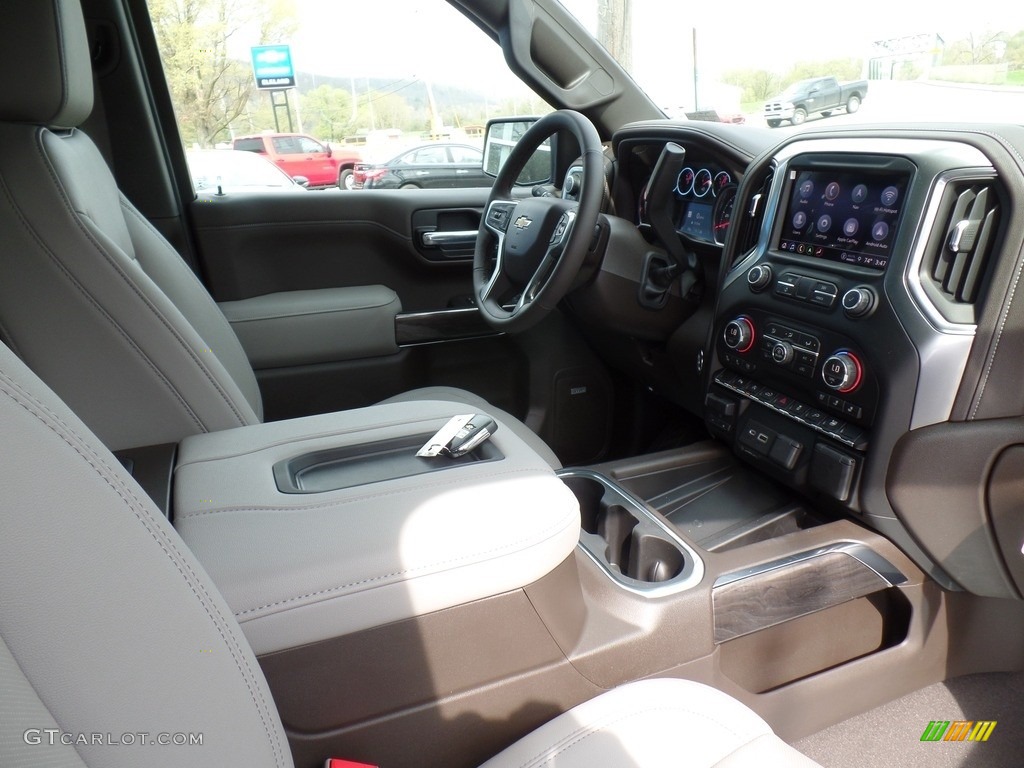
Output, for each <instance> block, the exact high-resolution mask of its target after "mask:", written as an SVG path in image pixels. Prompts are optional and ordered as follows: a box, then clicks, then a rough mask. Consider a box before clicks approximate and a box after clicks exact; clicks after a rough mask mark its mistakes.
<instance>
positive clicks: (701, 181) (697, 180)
mask: <svg viewBox="0 0 1024 768" xmlns="http://www.w3.org/2000/svg"><path fill="white" fill-rule="evenodd" d="M713 183H714V178H713V177H712V176H711V171H709V170H708V169H707V168H701V169H700V170H699V171H697V175H696V176H694V177H693V194H695V195H696V196H697V197H704V195H706V194H707V193H708V192H710V191H711V187H712V185H713Z"/></svg>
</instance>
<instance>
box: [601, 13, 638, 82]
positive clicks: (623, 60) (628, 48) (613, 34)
mask: <svg viewBox="0 0 1024 768" xmlns="http://www.w3.org/2000/svg"><path fill="white" fill-rule="evenodd" d="M597 39H598V41H599V42H600V43H601V45H603V46H604V47H605V48H606V49H607V51H608V53H610V54H611V55H612V56H613V57H614V58H615V60H616V61H618V62H619V64H621V65H622V67H623V69H625V70H626V71H627V72H628V71H629V70H630V69H631V68H632V66H633V0H598V3H597Z"/></svg>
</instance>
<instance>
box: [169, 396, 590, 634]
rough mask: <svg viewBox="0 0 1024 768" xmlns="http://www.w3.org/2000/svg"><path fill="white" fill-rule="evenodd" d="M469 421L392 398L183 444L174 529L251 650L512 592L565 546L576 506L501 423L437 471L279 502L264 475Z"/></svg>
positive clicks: (566, 550)
mask: <svg viewBox="0 0 1024 768" xmlns="http://www.w3.org/2000/svg"><path fill="white" fill-rule="evenodd" d="M466 412H467V406H466V405H465V404H459V403H448V402H441V401H426V402H424V401H421V402H413V403H392V404H384V405H377V406H373V407H371V408H364V409H359V410H355V411H346V412H342V413H334V414H325V415H321V416H314V417H310V418H305V419H294V420H291V421H284V422H274V423H269V424H259V425H254V426H250V427H242V428H239V429H233V430H227V431H224V432H218V433H211V434H204V435H195V436H192V437H189V438H186V440H185V441H183V442H182V444H181V446H180V450H179V454H178V463H177V466H176V468H175V477H174V522H175V526H176V528H177V529H178V531H179V533H180V534H181V536H182V538H184V540H185V542H186V543H187V544H188V545H189V547H190V548H191V549H192V551H193V552H195V554H196V556H197V557H198V558H199V560H200V562H202V564H203V566H204V567H205V568H206V570H207V571H208V572H209V574H210V576H211V577H212V578H213V580H214V582H215V583H216V584H217V587H218V588H219V589H220V591H221V592H222V593H223V594H224V596H225V598H226V599H227V601H228V604H229V605H230V606H231V608H232V610H233V611H234V613H235V615H236V617H237V618H238V620H239V622H240V623H241V625H242V629H243V630H244V632H245V634H246V636H247V638H248V639H249V642H250V643H251V644H252V646H253V649H254V650H255V651H256V653H258V654H262V653H268V652H272V651H275V650H280V649H284V648H290V647H295V646H298V645H301V644H304V643H311V642H315V641H317V640H323V639H325V638H329V637H336V636H339V635H343V634H347V633H350V632H355V631H358V630H362V629H367V628H370V627H374V626H379V625H382V624H386V623H389V622H393V621H398V620H401V619H405V618H409V617H412V616H418V615H422V614H426V613H430V612H432V611H437V610H441V609H444V608H449V607H452V606H455V605H460V604H462V603H466V602H470V601H473V600H478V599H482V598H485V597H490V596H493V595H497V594H500V593H503V592H507V591H510V590H514V589H518V588H520V587H523V586H525V585H527V584H530V583H532V582H534V581H536V580H537V579H539V578H540V577H542V576H544V575H545V574H547V573H548V572H550V571H551V570H552V569H554V568H555V566H557V565H558V564H559V563H560V562H562V561H563V560H564V559H565V558H566V557H568V556H569V555H570V554H571V553H572V550H573V548H574V547H575V546H576V543H577V540H578V538H579V531H580V522H579V520H580V518H579V506H578V503H577V501H576V498H575V497H574V496H573V494H572V493H571V492H570V491H569V490H568V489H567V488H566V487H565V485H564V484H563V483H562V482H561V480H559V479H558V478H557V477H555V475H554V473H553V471H552V470H551V468H550V466H549V465H548V464H547V462H546V461H544V460H543V459H542V458H540V457H539V456H538V455H537V454H536V453H535V452H534V451H533V450H532V449H531V448H530V447H529V446H527V445H526V444H525V443H524V442H523V441H522V440H520V439H519V438H518V437H517V436H516V435H515V434H514V433H513V432H512V430H511V429H502V428H501V424H500V420H499V428H498V430H497V433H496V434H495V435H494V437H493V438H492V439H491V441H490V445H491V451H490V452H489V453H488V456H487V457H486V458H485V459H484V460H480V461H469V462H461V463H457V464H450V463H449V462H450V460H448V459H444V458H437V459H435V460H434V461H436V462H437V464H438V466H439V467H444V468H443V469H439V470H438V471H430V472H427V473H419V474H414V475H405V476H402V477H394V478H388V477H386V476H385V477H383V478H382V473H379V472H367V475H366V478H367V479H366V482H365V483H362V484H356V485H351V484H349V485H346V487H342V488H338V489H336V490H324V491H320V492H313V493H284V492H282V491H281V490H279V488H278V484H277V482H276V481H275V475H274V466H275V465H278V464H280V463H281V462H287V461H289V460H292V459H295V458H296V457H302V456H307V455H315V454H319V453H323V452H326V453H327V455H331V454H332V452H336V451H341V455H344V456H348V455H353V451H354V454H358V448H359V446H366V447H367V454H370V455H372V454H373V452H374V450H376V449H375V448H374V446H377V447H379V446H382V445H383V446H389V448H388V449H387V451H385V453H387V454H388V455H390V453H391V450H392V448H391V447H393V446H394V445H396V444H398V445H401V444H402V443H403V442H410V441H409V438H411V437H412V436H422V438H423V441H424V442H425V441H426V439H427V438H428V437H430V436H431V435H432V434H433V433H434V432H436V431H437V430H438V429H439V428H440V427H442V426H443V425H444V424H445V423H446V422H447V421H448V419H449V418H450V417H452V416H454V415H457V414H460V413H466ZM412 442H415V441H412ZM346 449H353V450H346ZM410 450H411V451H415V450H416V449H415V448H411V449H410ZM348 474H349V476H350V474H351V473H348Z"/></svg>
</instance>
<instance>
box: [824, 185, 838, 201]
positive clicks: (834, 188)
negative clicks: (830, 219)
mask: <svg viewBox="0 0 1024 768" xmlns="http://www.w3.org/2000/svg"><path fill="white" fill-rule="evenodd" d="M841 191H842V190H841V189H840V188H839V185H838V184H836V183H835V182H834V181H833V182H831V183H830V184H829V185H828V186H827V187H825V199H826V200H828V201H829V202H832V201H833V200H835V199H836V198H837V197H839V193H840V192H841Z"/></svg>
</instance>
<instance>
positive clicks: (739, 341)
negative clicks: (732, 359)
mask: <svg viewBox="0 0 1024 768" xmlns="http://www.w3.org/2000/svg"><path fill="white" fill-rule="evenodd" d="M754 336H755V332H754V324H753V323H752V322H751V320H750V318H749V317H747V316H745V315H741V316H740V317H737V318H736V319H735V320H730V321H729V322H728V323H726V324H725V330H724V332H723V337H724V340H725V346H727V347H728V348H729V349H734V350H736V351H737V352H739V353H740V354H745V353H747V352H749V351H750V350H751V349H753V347H754Z"/></svg>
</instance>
